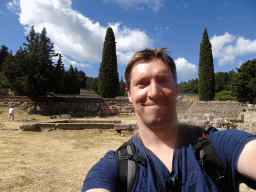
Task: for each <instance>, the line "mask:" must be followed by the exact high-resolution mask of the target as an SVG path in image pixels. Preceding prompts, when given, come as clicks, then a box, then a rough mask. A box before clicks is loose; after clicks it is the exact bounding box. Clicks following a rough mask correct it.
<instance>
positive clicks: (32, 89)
mask: <svg viewBox="0 0 256 192" xmlns="http://www.w3.org/2000/svg"><path fill="white" fill-rule="evenodd" d="M26 39H27V41H28V43H27V44H26V43H24V45H25V47H24V49H22V48H20V50H19V51H18V52H17V53H16V55H15V56H14V57H11V56H10V57H9V58H8V59H6V61H5V63H4V73H5V75H6V76H7V78H8V80H9V82H10V84H11V87H12V88H13V89H14V90H15V91H17V93H19V94H20V95H26V96H28V97H29V98H30V99H32V100H33V101H34V102H35V107H36V102H37V101H38V99H39V98H40V97H41V96H45V95H47V94H48V93H49V92H51V91H53V89H54V83H53V82H54V73H53V72H54V67H53V65H52V64H53V62H52V57H53V56H56V54H55V53H54V49H53V43H51V40H50V39H49V38H48V37H47V36H46V29H45V28H44V29H43V30H42V32H41V33H40V34H39V33H36V32H35V30H34V27H32V28H31V30H30V32H29V34H28V35H27V36H26ZM10 55H11V54H10Z"/></svg>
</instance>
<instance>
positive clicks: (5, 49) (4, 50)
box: [0, 45, 9, 72]
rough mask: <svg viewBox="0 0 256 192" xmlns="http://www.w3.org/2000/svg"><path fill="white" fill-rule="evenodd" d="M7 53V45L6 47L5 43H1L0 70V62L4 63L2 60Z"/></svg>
mask: <svg viewBox="0 0 256 192" xmlns="http://www.w3.org/2000/svg"><path fill="white" fill-rule="evenodd" d="M8 55H9V53H8V47H6V46H5V45H2V46H1V49H0V72H1V69H2V64H3V63H4V60H5V58H6V57H7V56H8Z"/></svg>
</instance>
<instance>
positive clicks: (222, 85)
mask: <svg viewBox="0 0 256 192" xmlns="http://www.w3.org/2000/svg"><path fill="white" fill-rule="evenodd" d="M214 77H215V92H216V93H218V92H220V91H224V90H230V89H229V87H230V86H229V85H228V73H227V72H226V73H224V72H218V73H215V74H214Z"/></svg>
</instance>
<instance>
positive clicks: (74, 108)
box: [0, 96, 256, 123]
mask: <svg viewBox="0 0 256 192" xmlns="http://www.w3.org/2000/svg"><path fill="white" fill-rule="evenodd" d="M9 105H13V106H14V107H22V108H24V109H28V110H33V109H34V102H33V101H31V99H29V98H28V97H26V96H10V97H8V98H0V106H9ZM37 110H40V111H42V112H43V113H52V114H61V113H75V114H76V115H78V116H79V115H81V116H86V115H87V114H90V113H98V112H99V111H101V112H102V114H103V115H106V116H109V115H131V114H134V107H133V105H132V104H131V103H129V100H128V98H127V97H117V98H101V97H85V96H75V97H74V96H69V97H68V96H66V97H42V98H41V99H40V101H39V102H38V107H37ZM177 113H178V117H179V118H180V119H184V118H185V117H186V118H185V119H192V118H194V117H196V118H197V119H198V118H199V119H198V120H200V117H201V116H202V115H204V114H207V113H210V114H214V118H232V119H235V118H237V119H240V115H241V114H243V115H244V121H245V122H248V123H249V122H250V123H253V122H256V107H255V105H244V104H242V103H239V102H217V101H211V102H205V101H178V103H177ZM71 115H72V114H71ZM187 116H188V117H187ZM190 116H191V117H190ZM192 116H193V117H192Z"/></svg>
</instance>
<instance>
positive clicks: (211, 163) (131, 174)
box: [116, 125, 235, 192]
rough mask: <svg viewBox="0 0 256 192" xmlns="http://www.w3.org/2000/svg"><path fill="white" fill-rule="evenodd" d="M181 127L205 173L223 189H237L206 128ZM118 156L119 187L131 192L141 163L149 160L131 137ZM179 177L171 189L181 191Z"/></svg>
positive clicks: (179, 153) (120, 189)
mask: <svg viewBox="0 0 256 192" xmlns="http://www.w3.org/2000/svg"><path fill="white" fill-rule="evenodd" d="M179 128H180V130H182V131H185V132H186V134H187V135H188V138H189V139H190V141H189V142H191V144H192V146H193V149H194V154H195V157H196V159H197V160H198V162H199V164H200V166H201V168H202V170H203V172H204V174H207V175H208V176H209V177H210V178H211V179H212V180H213V182H214V183H215V184H216V186H217V187H218V188H219V189H221V191H235V189H234V187H233V184H232V183H230V182H229V181H228V178H227V176H226V175H224V169H223V165H222V162H221V159H220V157H219V156H218V154H217V152H216V151H215V149H214V147H213V145H212V142H211V138H210V136H209V135H208V134H206V132H205V130H203V129H202V128H200V127H197V126H191V125H179ZM116 158H117V162H118V167H119V181H118V187H119V188H118V189H119V191H126V192H131V191H132V188H133V186H134V185H135V182H136V180H137V177H138V173H139V164H142V165H146V163H147V160H146V159H143V158H142V157H141V156H138V155H136V151H135V147H134V144H133V143H132V141H131V139H130V140H128V141H126V142H125V143H124V144H123V145H121V146H120V147H119V148H118V149H117V151H116ZM178 167H179V173H181V170H182V163H181V149H179V150H178ZM179 177H180V176H179V175H178V177H177V178H174V179H172V182H171V185H172V188H170V190H171V191H180V188H181V185H182V183H181V180H180V178H181V177H180V178H179ZM206 180H207V179H206ZM207 184H208V183H207ZM161 189H162V188H161ZM162 191H163V190H162Z"/></svg>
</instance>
